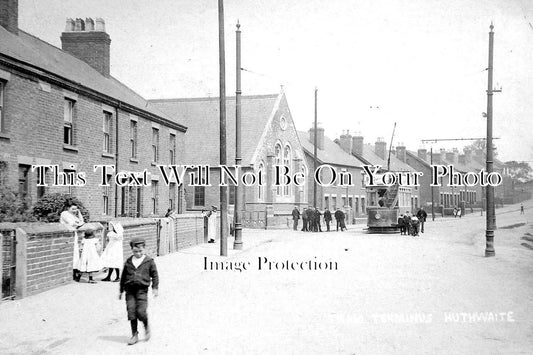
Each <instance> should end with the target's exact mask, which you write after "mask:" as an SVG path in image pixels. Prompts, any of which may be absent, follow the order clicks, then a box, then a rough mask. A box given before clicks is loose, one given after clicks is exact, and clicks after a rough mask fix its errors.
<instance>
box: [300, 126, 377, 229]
mask: <svg viewBox="0 0 533 355" xmlns="http://www.w3.org/2000/svg"><path fill="white" fill-rule="evenodd" d="M314 131H315V130H314V128H311V129H310V130H309V131H308V132H298V135H299V136H300V142H301V143H302V147H303V149H304V153H305V160H306V162H307V166H308V167H310V169H309V174H308V177H307V181H309V182H310V183H309V184H308V191H307V195H308V201H309V202H310V204H312V202H313V183H312V182H313V181H314V172H313V170H314V168H313V165H314ZM323 164H328V165H331V166H332V167H333V168H334V169H335V171H336V172H337V173H341V172H343V171H344V172H347V173H349V174H350V175H351V176H352V179H353V180H352V183H351V185H352V186H348V187H342V186H338V184H337V183H335V184H334V185H333V186H321V185H317V206H316V207H318V208H319V209H321V210H323V209H325V208H328V209H330V210H331V211H335V210H336V209H337V208H341V209H343V210H344V211H345V212H346V214H347V216H348V218H347V221H348V222H349V223H352V222H353V221H354V219H355V218H357V217H363V216H364V215H365V207H366V190H365V187H364V185H363V182H362V180H363V179H362V174H361V173H362V171H363V169H362V165H364V163H363V162H362V161H361V160H359V159H357V158H356V157H355V156H353V155H351V154H350V153H348V152H345V151H344V150H343V149H342V148H341V147H340V146H339V145H337V144H335V142H333V141H332V140H330V139H329V138H328V137H326V136H325V135H324V128H321V127H318V128H317V166H320V165H323ZM322 176H323V179H324V182H327V181H328V180H329V179H331V173H330V171H329V170H328V169H323V170H322Z"/></svg>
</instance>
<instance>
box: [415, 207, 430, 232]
mask: <svg viewBox="0 0 533 355" xmlns="http://www.w3.org/2000/svg"><path fill="white" fill-rule="evenodd" d="M416 216H417V217H418V221H419V222H420V232H422V233H424V223H425V222H426V218H427V217H428V214H427V213H426V211H424V207H420V209H419V210H418V212H417V213H416Z"/></svg>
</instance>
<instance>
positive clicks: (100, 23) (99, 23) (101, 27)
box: [94, 17, 105, 32]
mask: <svg viewBox="0 0 533 355" xmlns="http://www.w3.org/2000/svg"><path fill="white" fill-rule="evenodd" d="M94 30H95V31H100V32H105V21H104V19H103V18H101V17H97V18H96V24H95V27H94Z"/></svg>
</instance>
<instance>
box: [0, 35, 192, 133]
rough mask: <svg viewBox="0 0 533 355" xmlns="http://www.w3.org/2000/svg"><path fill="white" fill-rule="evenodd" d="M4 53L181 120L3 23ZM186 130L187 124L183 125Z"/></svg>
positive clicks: (122, 99) (1, 37)
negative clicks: (7, 27)
mask: <svg viewBox="0 0 533 355" xmlns="http://www.w3.org/2000/svg"><path fill="white" fill-rule="evenodd" d="M0 43H1V45H0V54H1V55H2V56H4V57H9V58H12V59H15V60H16V61H17V62H19V63H20V64H23V65H29V66H30V67H32V69H33V70H36V71H38V72H43V73H45V74H52V75H55V76H58V77H60V78H63V79H66V80H67V81H70V82H71V83H73V84H76V85H81V86H83V87H85V88H88V89H90V90H93V91H96V92H98V93H101V94H103V95H105V96H108V97H110V98H113V99H115V100H118V101H121V102H123V103H125V104H128V105H131V106H134V107H135V108H137V109H139V110H142V111H146V112H148V113H150V114H152V115H155V116H158V117H160V118H164V119H166V120H169V121H173V122H174V123H176V122H177V120H176V119H173V118H172V117H171V116H169V115H167V114H165V113H163V112H161V111H159V110H157V109H156V108H154V107H151V106H149V105H148V102H147V100H145V99H144V98H142V97H141V96H140V95H139V94H137V93H135V92H134V91H133V90H131V89H130V88H128V87H127V86H126V85H124V84H122V83H121V82H120V81H118V80H117V79H115V78H113V77H112V76H110V77H105V76H103V75H102V74H100V73H99V72H98V71H97V70H95V69H93V68H92V67H91V66H90V65H89V64H87V63H85V62H84V61H82V60H80V59H78V58H76V57H74V56H72V55H70V54H69V53H67V52H65V51H63V50H62V49H59V48H57V47H55V46H53V45H51V44H49V43H47V42H45V41H43V40H41V39H39V38H37V37H35V36H33V35H31V34H29V33H26V32H24V31H22V30H19V31H18V35H15V34H13V33H11V32H9V31H7V30H6V29H5V28H4V27H2V26H0ZM183 129H185V127H183Z"/></svg>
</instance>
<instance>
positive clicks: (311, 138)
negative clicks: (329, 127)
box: [309, 127, 324, 150]
mask: <svg viewBox="0 0 533 355" xmlns="http://www.w3.org/2000/svg"><path fill="white" fill-rule="evenodd" d="M317 132H318V134H317V137H316V146H317V148H318V149H320V150H324V128H322V127H317ZM309 141H310V142H311V144H315V128H314V127H313V128H311V129H309Z"/></svg>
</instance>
